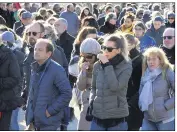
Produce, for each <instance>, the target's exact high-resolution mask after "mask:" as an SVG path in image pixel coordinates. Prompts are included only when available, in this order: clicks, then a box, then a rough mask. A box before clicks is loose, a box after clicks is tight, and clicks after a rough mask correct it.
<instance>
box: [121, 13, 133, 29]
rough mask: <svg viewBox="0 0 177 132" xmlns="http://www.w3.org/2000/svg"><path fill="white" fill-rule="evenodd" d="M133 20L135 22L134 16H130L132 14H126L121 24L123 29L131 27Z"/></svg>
mask: <svg viewBox="0 0 177 132" xmlns="http://www.w3.org/2000/svg"><path fill="white" fill-rule="evenodd" d="M134 20H135V16H134V14H132V13H130V14H127V15H126V16H125V17H124V24H123V25H124V27H125V29H127V28H130V27H132V26H133V22H134Z"/></svg>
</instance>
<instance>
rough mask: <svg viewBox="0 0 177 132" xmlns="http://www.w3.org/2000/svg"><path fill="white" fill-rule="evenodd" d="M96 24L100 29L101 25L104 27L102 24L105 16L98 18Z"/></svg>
mask: <svg viewBox="0 0 177 132" xmlns="http://www.w3.org/2000/svg"><path fill="white" fill-rule="evenodd" d="M97 22H98V25H99V26H100V27H101V26H102V25H104V23H105V16H103V17H101V18H99V19H98V21H97Z"/></svg>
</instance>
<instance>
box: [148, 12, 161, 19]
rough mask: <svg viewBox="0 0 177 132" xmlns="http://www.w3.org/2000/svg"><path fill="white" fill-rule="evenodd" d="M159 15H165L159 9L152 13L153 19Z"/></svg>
mask: <svg viewBox="0 0 177 132" xmlns="http://www.w3.org/2000/svg"><path fill="white" fill-rule="evenodd" d="M157 16H161V17H163V15H162V14H161V13H160V12H159V11H154V12H152V14H151V20H153V19H155V17H157Z"/></svg>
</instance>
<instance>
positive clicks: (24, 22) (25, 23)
mask: <svg viewBox="0 0 177 132" xmlns="http://www.w3.org/2000/svg"><path fill="white" fill-rule="evenodd" d="M21 21H22V23H23V24H24V25H25V26H27V25H29V24H31V23H32V18H27V19H22V20H21Z"/></svg>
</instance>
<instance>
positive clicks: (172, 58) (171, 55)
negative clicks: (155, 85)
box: [162, 46, 175, 64]
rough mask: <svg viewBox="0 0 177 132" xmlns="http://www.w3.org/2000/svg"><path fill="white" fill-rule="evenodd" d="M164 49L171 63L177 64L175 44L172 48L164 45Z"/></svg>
mask: <svg viewBox="0 0 177 132" xmlns="http://www.w3.org/2000/svg"><path fill="white" fill-rule="evenodd" d="M162 49H163V51H164V52H165V54H166V56H167V58H168V60H169V61H170V63H171V64H175V46H174V47H173V48H172V49H167V48H166V47H164V46H162Z"/></svg>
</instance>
